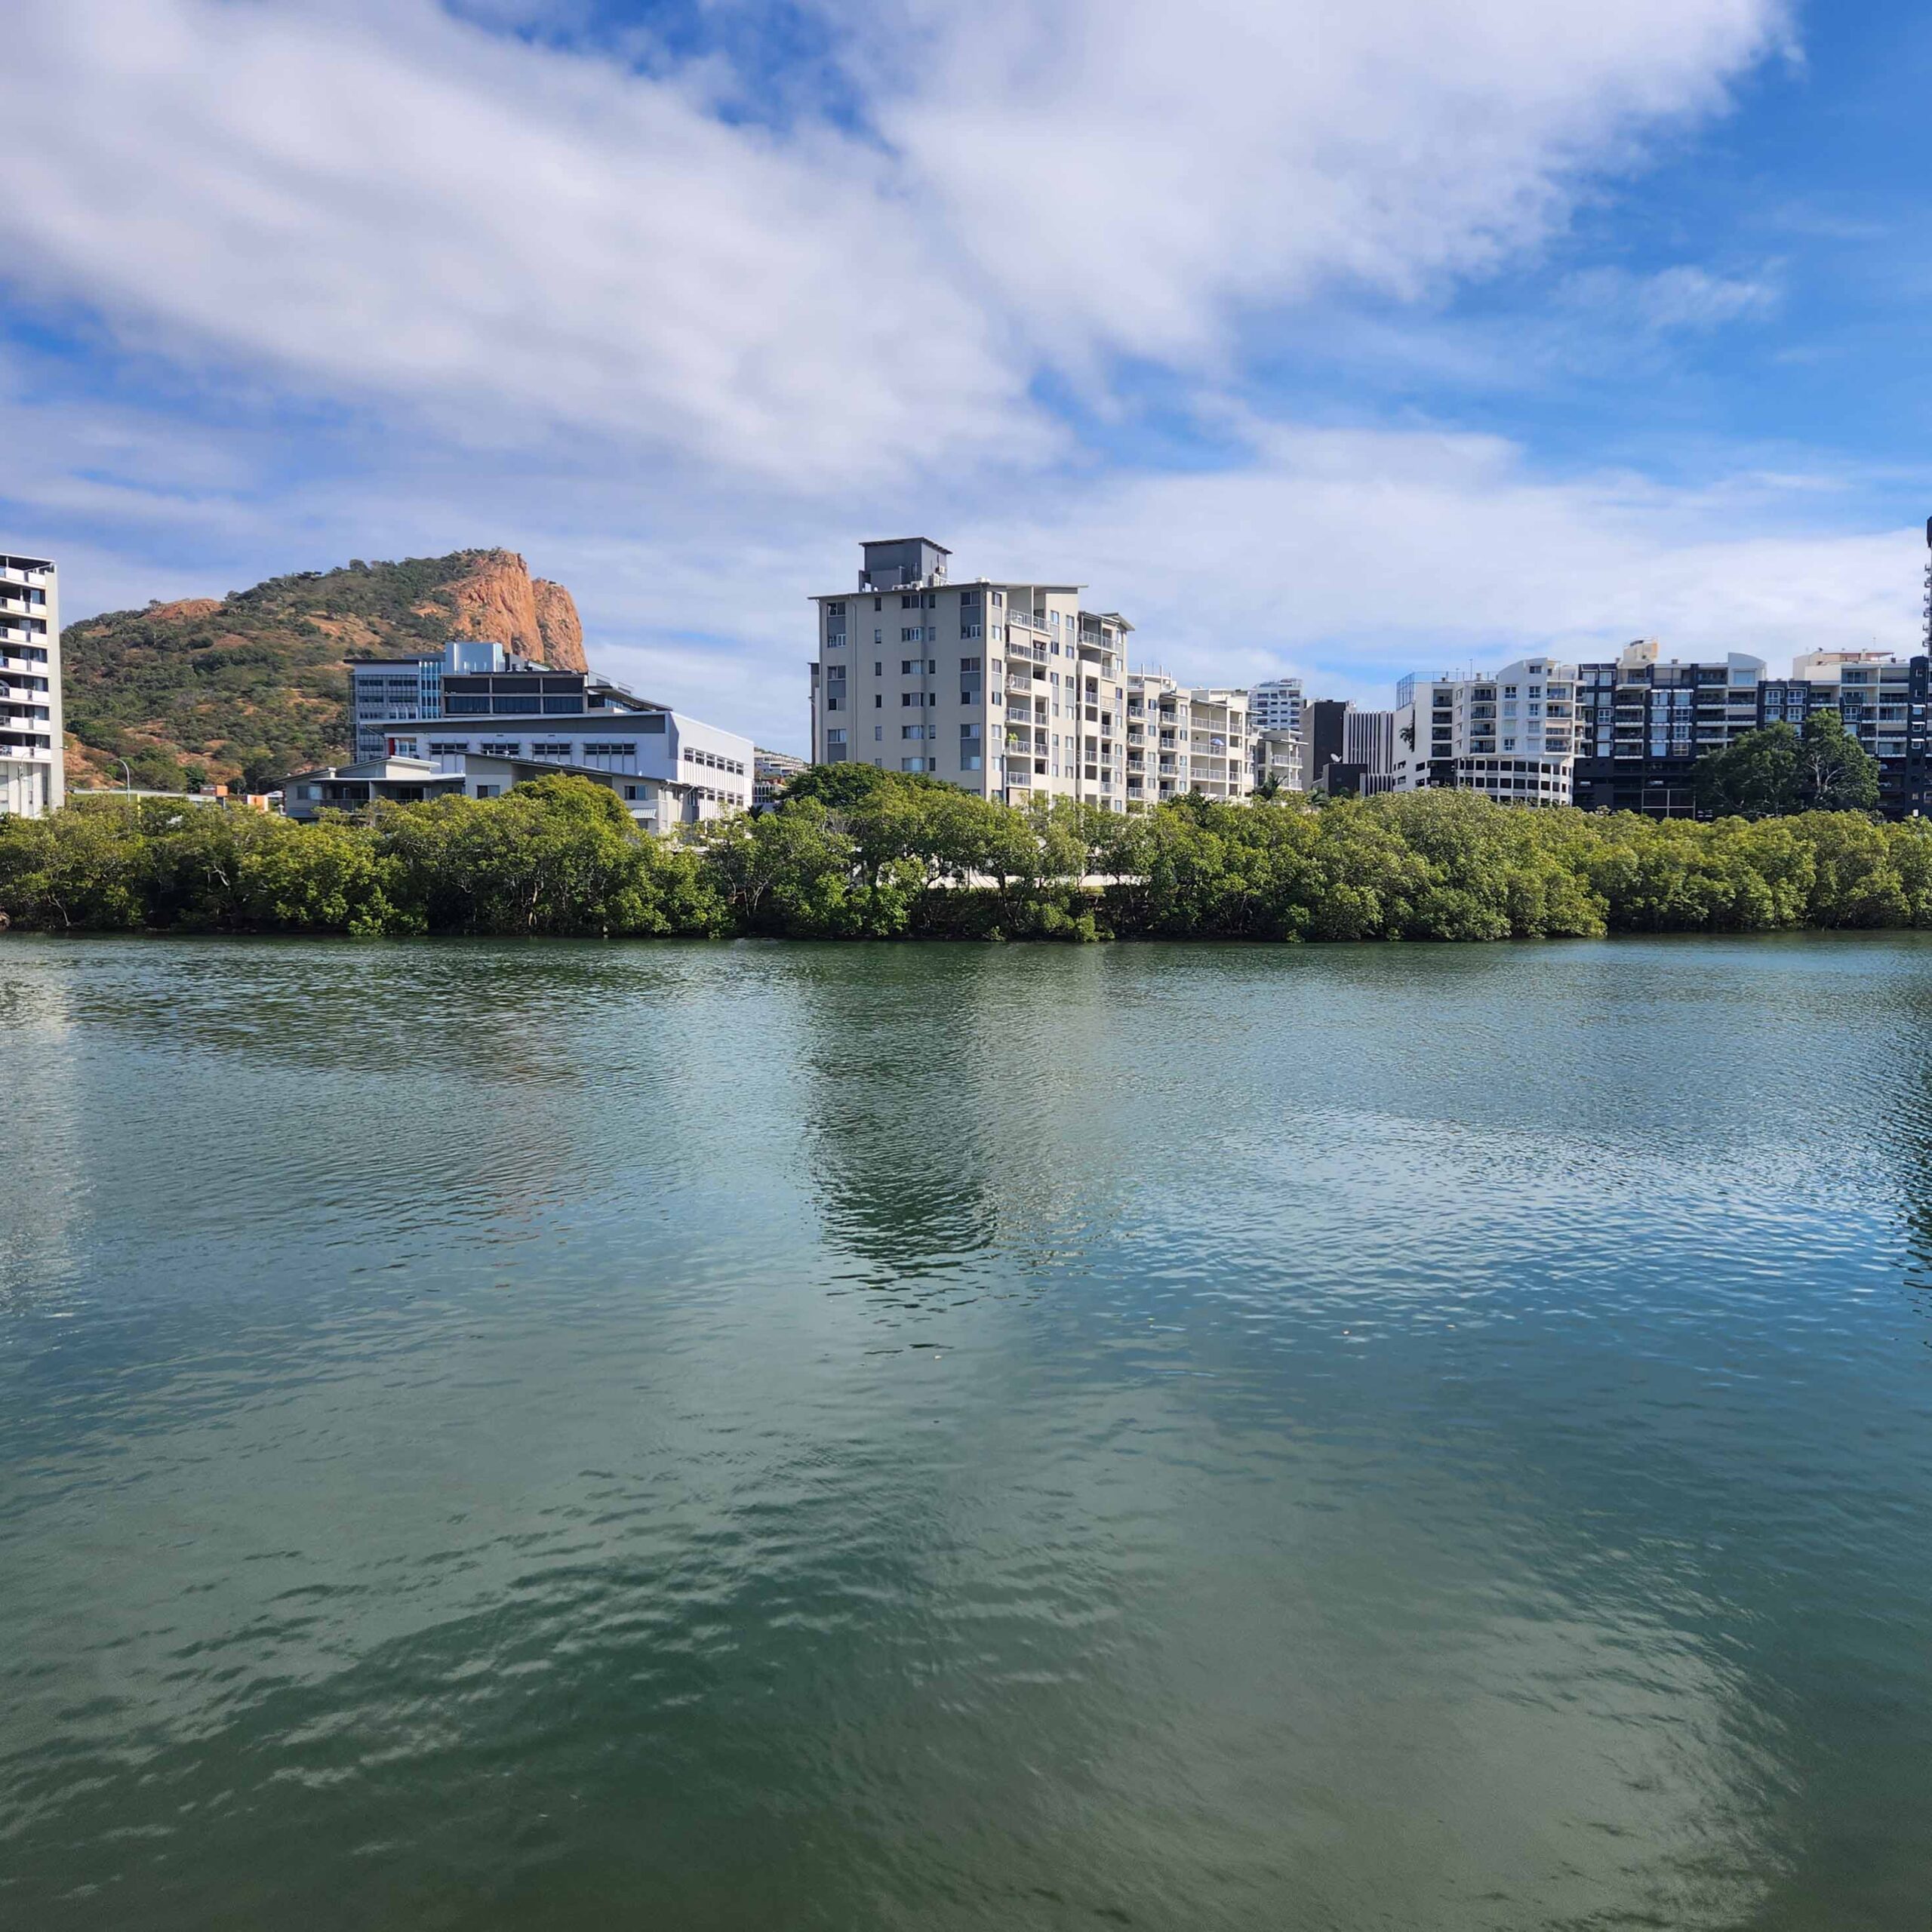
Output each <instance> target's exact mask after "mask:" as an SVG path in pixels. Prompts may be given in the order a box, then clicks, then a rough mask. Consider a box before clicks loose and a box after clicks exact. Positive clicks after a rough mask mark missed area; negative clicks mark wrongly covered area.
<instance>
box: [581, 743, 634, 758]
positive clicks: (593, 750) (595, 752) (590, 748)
mask: <svg viewBox="0 0 1932 1932" xmlns="http://www.w3.org/2000/svg"><path fill="white" fill-rule="evenodd" d="M583 755H584V756H585V757H586V758H635V757H636V756H637V746H635V744H634V743H633V744H628V745H611V744H597V743H591V742H590V741H589V740H586V742H585V744H584V747H583Z"/></svg>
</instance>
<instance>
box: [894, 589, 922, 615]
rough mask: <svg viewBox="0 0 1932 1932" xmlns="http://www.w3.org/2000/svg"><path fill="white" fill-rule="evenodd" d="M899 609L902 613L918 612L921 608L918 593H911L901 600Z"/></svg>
mask: <svg viewBox="0 0 1932 1932" xmlns="http://www.w3.org/2000/svg"><path fill="white" fill-rule="evenodd" d="M899 608H900V610H902V611H916V610H917V609H918V608H919V595H918V592H917V591H909V592H907V593H906V595H904V596H903V597H902V598H900V600H899Z"/></svg>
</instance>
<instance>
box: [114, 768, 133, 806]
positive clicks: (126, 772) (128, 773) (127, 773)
mask: <svg viewBox="0 0 1932 1932" xmlns="http://www.w3.org/2000/svg"><path fill="white" fill-rule="evenodd" d="M114 762H115V764H118V766H119V767H120V768H121V771H122V776H123V777H125V778H126V780H127V781H128V783H127V792H128V797H129V798H133V797H134V770H133V768H132V767H131V766H130V765H129V764H128V761H127V760H126V759H125V758H116V759H115V761H114Z"/></svg>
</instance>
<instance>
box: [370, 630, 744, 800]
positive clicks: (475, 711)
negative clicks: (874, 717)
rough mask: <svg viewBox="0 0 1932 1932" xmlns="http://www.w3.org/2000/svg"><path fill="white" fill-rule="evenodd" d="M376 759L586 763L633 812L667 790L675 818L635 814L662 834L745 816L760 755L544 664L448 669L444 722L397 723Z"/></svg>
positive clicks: (614, 688) (605, 682)
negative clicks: (655, 823) (606, 777)
mask: <svg viewBox="0 0 1932 1932" xmlns="http://www.w3.org/2000/svg"><path fill="white" fill-rule="evenodd" d="M377 755H378V758H411V759H414V758H421V759H428V760H431V761H435V760H437V759H442V758H463V757H465V756H466V755H467V756H473V757H476V758H497V759H504V760H509V761H530V762H531V763H534V764H540V765H543V766H544V767H546V768H569V767H578V766H581V767H583V768H586V769H589V770H591V771H597V772H600V773H605V774H610V775H611V777H612V778H613V779H614V780H616V781H617V789H618V790H619V792H620V795H622V796H623V798H624V799H625V801H626V803H628V804H632V805H634V806H638V805H652V806H655V805H657V804H658V803H659V802H660V801H659V798H658V792H659V790H660V789H663V790H664V791H665V792H666V796H667V798H669V801H671V803H672V804H674V805H675V814H673V813H672V812H671V811H669V810H666V811H663V812H660V813H655V814H646V813H641V812H640V813H638V814H635V816H638V817H657V818H658V819H659V820H660V829H664V828H668V826H669V824H671V823H675V822H676V821H677V820H682V821H683V822H684V823H691V822H693V821H694V820H700V819H711V818H719V817H724V816H726V815H727V814H730V813H732V812H737V811H744V810H745V809H746V808H747V807H748V806H749V804H750V803H751V790H752V761H753V760H754V758H755V756H756V752H755V747H754V746H753V745H752V741H751V740H750V739H749V738H746V737H740V736H739V735H738V734H737V733H736V732H734V731H722V730H721V729H720V728H718V726H716V725H715V724H704V723H702V722H701V721H700V720H698V719H697V718H688V717H686V716H685V715H684V714H683V713H682V712H678V711H674V710H672V709H671V707H670V706H669V705H664V704H654V703H651V702H650V701H649V700H647V699H644V698H640V697H636V696H635V694H632V692H630V691H626V689H625V688H624V687H623V685H617V684H614V683H612V682H611V680H610V679H608V678H599V677H597V676H595V675H592V674H590V673H588V672H583V671H551V670H546V669H542V668H540V667H536V668H527V669H507V670H497V671H478V672H454V671H446V672H445V673H444V675H443V713H442V715H441V717H440V718H429V719H411V718H395V719H392V720H390V721H389V723H388V724H387V725H386V728H385V729H384V731H383V736H382V743H381V747H380V752H378V754H377ZM367 762H368V761H366V760H358V764H362V763H367Z"/></svg>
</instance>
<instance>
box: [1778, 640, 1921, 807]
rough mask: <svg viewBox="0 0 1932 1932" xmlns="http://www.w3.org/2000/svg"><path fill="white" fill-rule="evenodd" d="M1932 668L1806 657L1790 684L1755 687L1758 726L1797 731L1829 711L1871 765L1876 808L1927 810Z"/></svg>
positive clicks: (1888, 659)
mask: <svg viewBox="0 0 1932 1932" xmlns="http://www.w3.org/2000/svg"><path fill="white" fill-rule="evenodd" d="M1929 676H1932V662H1928V660H1927V658H1926V657H1924V655H1923V654H1921V655H1920V656H1918V657H1914V658H1912V659H1911V660H1909V661H1908V660H1905V659H1903V658H1900V657H1897V656H1895V655H1894V654H1893V653H1892V652H1890V651H1806V652H1805V653H1804V654H1803V655H1802V656H1801V657H1795V658H1794V659H1792V666H1791V675H1790V676H1789V678H1762V679H1761V680H1760V681H1759V683H1758V721H1759V722H1760V723H1761V724H1790V725H1792V726H1794V727H1795V728H1797V729H1798V730H1800V731H1801V730H1803V728H1804V721H1805V720H1806V719H1807V718H1809V717H1810V715H1812V713H1813V712H1817V711H1824V710H1832V711H1835V712H1838V715H1839V716H1840V717H1841V718H1843V720H1844V728H1845V729H1846V730H1847V731H1848V732H1850V734H1851V735H1852V736H1853V737H1855V738H1856V739H1857V740H1858V742H1859V743H1860V744H1861V745H1862V746H1864V748H1865V749H1866V750H1867V751H1868V752H1870V753H1871V754H1872V756H1873V757H1874V758H1876V759H1877V760H1878V806H1879V809H1880V810H1881V811H1883V812H1884V813H1885V814H1887V816H1888V817H1893V818H1904V817H1909V815H1910V814H1912V813H1913V812H1923V811H1925V810H1926V809H1927V803H1928V800H1927V777H1928V773H1927V762H1928V761H1927V741H1926V706H1927V685H1928V677H1929Z"/></svg>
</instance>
